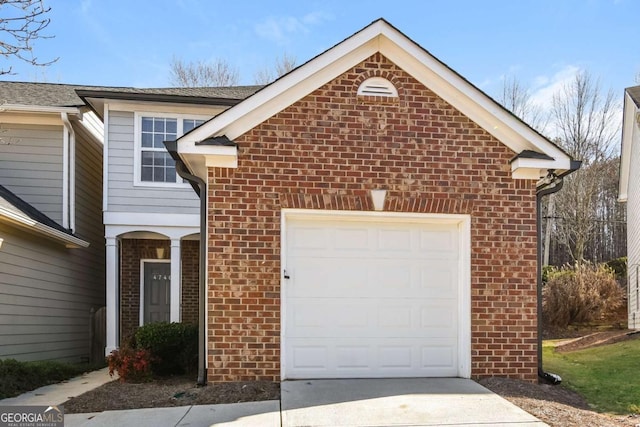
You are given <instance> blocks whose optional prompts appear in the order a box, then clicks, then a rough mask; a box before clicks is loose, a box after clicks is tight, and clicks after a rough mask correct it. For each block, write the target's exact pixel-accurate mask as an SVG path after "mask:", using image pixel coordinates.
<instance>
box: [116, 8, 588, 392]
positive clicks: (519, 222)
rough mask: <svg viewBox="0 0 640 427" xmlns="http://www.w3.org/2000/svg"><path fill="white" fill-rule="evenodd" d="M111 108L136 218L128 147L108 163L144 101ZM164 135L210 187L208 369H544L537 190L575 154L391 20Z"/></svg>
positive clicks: (192, 208) (190, 203) (532, 372)
mask: <svg viewBox="0 0 640 427" xmlns="http://www.w3.org/2000/svg"><path fill="white" fill-rule="evenodd" d="M105 98H106V96H105ZM108 102H109V108H108V109H106V108H105V109H106V110H108V111H109V119H108V120H107V127H108V128H109V131H108V135H109V138H108V141H107V144H108V146H109V147H108V150H109V157H112V156H113V160H109V162H108V163H109V169H110V170H109V172H108V175H109V177H110V182H111V180H113V181H114V182H113V185H114V188H115V185H116V184H118V187H117V188H119V189H120V193H119V194H117V195H116V194H114V195H113V196H111V192H112V190H111V189H109V197H108V200H107V203H108V205H107V213H109V212H110V211H111V209H112V206H113V209H114V210H115V209H118V210H123V208H124V207H125V206H126V207H127V209H129V212H140V213H139V214H133V213H129V214H127V215H126V216H124V217H119V216H114V218H123V219H122V220H119V221H120V222H123V223H128V222H127V221H137V223H139V224H142V223H145V220H146V219H147V218H156V216H153V214H150V213H149V212H148V211H149V208H148V206H149V204H150V203H147V200H148V199H143V200H144V201H145V202H144V203H141V200H142V199H141V198H142V197H143V196H142V194H144V192H143V190H141V189H138V188H137V187H136V186H135V185H136V179H138V178H137V177H135V176H134V177H133V178H132V177H131V173H132V171H133V173H137V172H136V171H137V166H136V168H132V165H131V154H130V151H129V152H128V153H127V154H126V155H124V156H122V157H123V158H126V159H127V160H126V161H127V163H126V164H123V165H118V166H117V167H116V166H112V163H113V161H115V160H116V157H117V156H116V150H117V149H118V148H121V147H122V149H123V150H124V148H125V147H135V146H136V145H137V144H138V143H137V142H136V140H135V139H134V140H131V129H132V128H133V129H135V130H134V132H133V133H134V134H135V135H136V138H138V137H137V135H138V134H139V133H140V132H141V130H140V127H142V128H144V126H145V125H144V124H143V122H142V120H143V117H146V116H147V114H146V113H140V111H144V110H145V108H144V106H142V105H140V106H136V107H135V108H133V107H128V108H124V106H122V105H118V106H117V107H115V106H111V104H110V103H111V101H108ZM199 108H201V109H202V116H207V113H208V114H209V115H213V114H214V113H215V112H214V111H211V110H207V109H206V108H207V107H206V106H200V107H199ZM112 111H113V112H112ZM116 111H117V112H116ZM183 111H184V112H186V113H188V114H187V115H186V116H180V118H182V117H185V118H192V117H195V116H194V114H195V113H197V112H198V111H195V110H184V109H181V110H178V109H176V110H175V112H176V113H178V112H183ZM166 115H167V112H166V111H163V112H162V114H160V116H161V117H165V116H166ZM136 126H137V127H136ZM177 133H179V132H177ZM120 137H125V138H124V140H121V139H119V138H120ZM162 138H164V139H170V138H169V135H167V134H165V135H162V136H161V138H160V139H162ZM167 147H168V148H169V151H170V152H171V154H172V156H173V157H174V159H177V161H178V162H180V163H184V164H185V165H186V166H187V168H188V170H189V171H190V173H191V174H193V175H195V176H196V177H197V179H192V181H193V184H194V186H198V185H200V186H201V184H198V179H200V180H203V181H204V182H206V191H202V192H201V193H202V195H203V197H204V196H205V195H206V197H207V203H206V205H205V208H206V212H205V214H206V219H207V223H206V227H207V229H206V230H207V231H206V239H207V248H208V251H207V252H208V253H207V258H206V259H207V265H206V272H207V278H206V291H207V312H206V325H207V340H208V346H207V352H206V356H207V359H206V362H207V366H208V379H209V380H210V381H233V380H248V379H262V380H280V379H295V378H354V377H359V378H369V377H424V376H446V377H450V376H453V377H455V376H458V377H483V376H508V377H515V378H521V379H524V380H528V381H535V380H536V379H537V375H538V356H537V355H538V328H537V325H538V323H537V320H538V319H537V292H536V267H537V255H536V254H537V252H536V244H537V234H536V195H537V193H538V192H539V191H540V190H541V188H542V187H544V186H545V185H546V184H547V183H548V181H545V180H541V178H543V177H547V176H551V177H554V176H562V175H563V174H566V173H569V172H571V171H572V170H573V169H575V168H576V164H575V162H573V161H572V159H571V158H570V157H569V156H568V155H567V154H566V153H565V152H563V151H562V150H561V149H560V148H558V147H557V146H555V145H554V144H553V143H552V142H550V141H549V140H547V139H546V138H544V137H543V136H541V135H540V134H538V133H536V132H535V131H534V130H533V129H531V128H530V127H528V126H527V125H526V124H524V123H523V122H521V121H520V120H518V119H517V118H516V117H515V116H513V115H512V114H510V113H509V112H508V111H506V110H505V109H504V108H503V107H501V106H500V105H498V104H497V103H496V102H494V101H493V100H492V99H491V98H489V97H488V96H486V95H485V94H484V93H483V92H481V91H480V90H479V89H477V88H476V87H474V86H473V85H472V84H471V83H469V82H468V81H467V80H465V79H464V78H463V77H461V76H460V75H458V74H457V73H456V72H454V71H453V70H451V69H450V68H448V67H447V66H446V65H445V64H443V63H442V62H440V61H439V60H438V59H436V58H435V57H433V56H432V55H431V54H430V53H429V52H427V51H426V50H424V49H423V48H422V47H420V46H419V45H417V44H415V43H414V42H413V41H411V40H410V39H409V38H407V37H406V36H405V35H404V34H402V33H401V32H400V31H398V30H397V29H395V28H394V27H392V26H391V25H390V24H388V23H387V22H386V21H384V20H378V21H375V22H373V23H372V24H371V25H369V26H367V27H366V28H364V29H363V30H361V31H359V32H358V33H356V34H354V35H353V36H351V37H349V38H347V39H345V40H344V41H343V42H341V43H339V44H338V45H336V46H334V47H332V48H331V49H329V50H327V51H325V52H324V53H322V54H320V55H319V56H317V57H315V58H313V59H312V60H310V61H309V62H307V63H305V64H303V65H302V66H300V67H298V68H296V69H295V70H293V71H291V72H290V73H288V74H287V75H285V76H283V77H281V78H280V79H278V80H276V81H275V82H274V83H272V84H270V85H268V86H266V87H265V88H263V89H261V90H259V91H258V92H256V93H255V94H253V95H252V96H250V97H248V98H247V99H245V100H244V101H242V102H239V103H238V104H237V105H234V106H232V107H231V108H229V109H227V110H226V111H224V112H222V113H221V114H218V115H217V116H215V117H214V118H213V119H212V120H209V121H207V122H206V123H204V124H202V125H201V126H199V127H197V128H195V129H194V130H192V131H191V132H188V133H186V134H185V135H184V136H182V137H180V138H178V139H177V141H176V142H173V143H171V142H169V143H167ZM127 149H128V150H131V148H127ZM111 150H114V151H113V154H112V151H111ZM118 153H120V152H118ZM135 159H137V158H135ZM165 159H166V158H165ZM137 161H138V160H135V162H137ZM165 161H166V160H165ZM136 164H137V163H136ZM112 168H113V170H111V169H112ZM118 172H121V173H122V174H123V176H124V180H116V179H115V176H116V175H115V174H116V173H118ZM176 180H177V183H176V184H172V185H175V186H176V187H180V186H182V185H183V184H181V183H179V179H178V178H176ZM110 185H111V184H110ZM198 188H201V187H198ZM125 189H128V190H130V191H131V192H132V193H131V194H132V195H133V197H131V196H129V195H128V194H122V193H123V192H124V190H125ZM188 191H189V190H188V188H186V186H185V189H184V192H185V193H184V198H181V199H179V202H178V203H179V204H180V205H187V208H188V210H187V209H185V212H184V213H185V214H190V215H192V216H191V217H190V218H194V219H193V220H191V221H190V222H189V223H188V226H190V227H192V229H191V230H193V233H196V232H197V223H196V222H195V217H196V210H197V204H196V200H195V198H193V197H192V196H191V198H189V196H188ZM152 194H153V197H160V195H159V193H156V192H154V193H152ZM112 197H113V198H112ZM175 203H176V202H175V201H174V200H173V199H166V200H164V201H153V204H152V205H153V206H158V205H161V206H163V205H170V204H175ZM112 204H113V205H112ZM156 209H159V208H156ZM167 209H168V208H167ZM135 215H140V216H135ZM159 217H160V218H164V216H162V215H160V216H159ZM106 218H107V219H109V218H110V216H109V215H107V216H106ZM124 218H127V219H126V220H125V219H124ZM129 218H132V219H129ZM136 218H139V219H136ZM180 218H182V217H180ZM113 222H114V223H115V221H113ZM153 223H154V224H156V223H157V221H156V220H154V221H153ZM168 224H172V225H173V226H175V222H171V221H169V222H168ZM160 226H161V225H160V224H158V227H160ZM162 226H164V225H162ZM167 226H168V225H167ZM107 227H108V229H109V225H107ZM114 227H115V225H114ZM136 227H137V228H136ZM139 227H140V226H139V225H138V226H134V227H131V229H130V230H129V229H127V230H124V229H123V230H122V231H120V229H118V230H119V231H118V232H122V233H128V232H130V231H134V230H138V229H139ZM148 231H152V232H154V233H158V234H163V235H165V236H167V238H169V237H171V239H172V242H173V243H172V248H176V250H177V248H178V247H179V246H178V242H179V239H180V237H181V233H177V234H175V235H172V236H169V233H168V232H165V231H162V230H160V229H158V230H156V229H150V230H148ZM114 237H115V235H113V234H112V237H110V238H111V239H112V241H113V239H114ZM112 245H113V243H112ZM112 247H113V246H112ZM149 249H153V247H151V248H149ZM110 250H111V252H110V253H111V254H112V255H111V256H112V257H115V256H116V252H115V249H110ZM150 253H151V254H153V251H150ZM147 254H149V252H148V253H147ZM136 259H137V258H136ZM134 267H135V266H134ZM112 269H113V267H112ZM124 269H125V268H124V266H123V271H124ZM111 274H115V270H113V271H112V273H111ZM109 292H110V293H109V295H108V301H111V304H113V303H114V302H115V299H116V295H117V294H116V289H115V288H114V287H113V286H112V287H111V288H110V290H109ZM137 292H138V290H136V289H131V293H132V295H134V297H133V298H134V300H135V299H136V298H138V297H137ZM108 304H109V302H108ZM111 310H114V308H111ZM171 318H172V319H176V318H177V317H176V316H174V315H173V311H172V316H171ZM111 334H112V336H111V337H110V342H111V343H112V344H113V343H114V342H115V340H116V338H115V336H114V335H113V334H114V329H113V328H112V329H111Z"/></svg>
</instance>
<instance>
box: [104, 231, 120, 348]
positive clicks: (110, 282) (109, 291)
mask: <svg viewBox="0 0 640 427" xmlns="http://www.w3.org/2000/svg"><path fill="white" fill-rule="evenodd" d="M105 245H106V266H105V267H106V310H107V331H106V335H107V341H106V346H105V349H104V354H105V356H108V355H109V353H111V352H112V351H113V350H115V349H117V348H118V315H119V312H120V310H119V301H118V300H119V298H118V294H119V292H118V291H119V280H118V258H119V257H118V246H117V239H116V238H114V237H107V238H106V243H105Z"/></svg>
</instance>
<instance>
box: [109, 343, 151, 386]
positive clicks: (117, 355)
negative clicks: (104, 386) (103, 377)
mask: <svg viewBox="0 0 640 427" xmlns="http://www.w3.org/2000/svg"><path fill="white" fill-rule="evenodd" d="M151 361H152V357H151V353H150V352H149V351H148V350H145V349H142V348H141V349H135V348H132V347H130V346H128V345H123V346H122V347H120V349H118V350H113V351H112V352H111V354H110V355H109V356H107V363H108V364H109V375H111V376H113V374H114V372H117V373H118V376H119V377H120V381H125V382H144V381H149V380H150V379H151V377H152V375H151Z"/></svg>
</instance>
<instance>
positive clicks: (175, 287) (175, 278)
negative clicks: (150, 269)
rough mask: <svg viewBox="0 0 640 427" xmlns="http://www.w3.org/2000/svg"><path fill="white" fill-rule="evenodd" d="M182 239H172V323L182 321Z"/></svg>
mask: <svg viewBox="0 0 640 427" xmlns="http://www.w3.org/2000/svg"><path fill="white" fill-rule="evenodd" d="M180 258H181V254H180V239H171V310H170V316H169V317H170V319H171V321H172V322H179V321H180Z"/></svg>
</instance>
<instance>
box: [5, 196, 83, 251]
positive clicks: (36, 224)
mask: <svg viewBox="0 0 640 427" xmlns="http://www.w3.org/2000/svg"><path fill="white" fill-rule="evenodd" d="M0 220H7V221H9V222H11V223H14V224H17V225H19V226H21V227H24V228H27V229H29V230H30V231H32V232H37V233H40V234H44V235H46V236H47V237H50V238H54V239H56V240H60V241H62V242H64V243H65V244H66V245H67V247H87V246H89V243H87V242H85V241H84V240H81V239H79V238H77V237H76V236H74V235H73V233H71V231H70V230H68V229H66V228H64V227H62V226H61V225H60V224H58V223H57V222H55V221H54V220H52V219H51V218H49V217H48V216H47V215H45V214H43V213H42V212H40V211H39V210H38V209H36V208H35V207H33V206H32V205H31V204H29V203H27V202H25V201H24V200H22V199H21V198H20V197H18V196H16V195H15V194H14V193H12V192H11V191H10V190H9V189H8V188H6V187H4V186H2V185H0Z"/></svg>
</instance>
